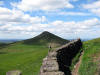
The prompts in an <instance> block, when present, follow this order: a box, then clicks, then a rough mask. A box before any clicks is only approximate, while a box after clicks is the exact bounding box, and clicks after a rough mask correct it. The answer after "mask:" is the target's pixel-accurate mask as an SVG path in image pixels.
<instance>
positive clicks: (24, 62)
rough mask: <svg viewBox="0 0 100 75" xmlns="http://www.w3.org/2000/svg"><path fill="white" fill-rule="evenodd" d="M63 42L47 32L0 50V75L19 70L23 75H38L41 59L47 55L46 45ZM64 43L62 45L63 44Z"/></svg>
mask: <svg viewBox="0 0 100 75" xmlns="http://www.w3.org/2000/svg"><path fill="white" fill-rule="evenodd" d="M65 41H66V42H67V40H64V39H62V38H60V37H58V36H55V35H53V34H52V33H49V32H43V33H42V34H40V35H38V36H36V37H34V38H31V39H28V40H24V41H20V42H14V43H11V44H9V45H8V46H6V47H5V48H2V49H0V75H5V74H6V72H8V71H11V70H20V71H22V74H23V75H38V73H39V70H40V66H41V63H42V60H43V58H44V57H45V56H46V55H47V53H48V47H47V46H45V45H48V43H57V44H64V43H66V42H65ZM63 42H64V43H63Z"/></svg>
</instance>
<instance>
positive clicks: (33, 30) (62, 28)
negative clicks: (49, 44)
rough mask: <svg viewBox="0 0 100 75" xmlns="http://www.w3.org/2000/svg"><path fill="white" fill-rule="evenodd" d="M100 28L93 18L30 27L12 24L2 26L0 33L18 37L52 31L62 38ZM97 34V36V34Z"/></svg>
mask: <svg viewBox="0 0 100 75" xmlns="http://www.w3.org/2000/svg"><path fill="white" fill-rule="evenodd" d="M98 27H100V20H98V19H97V18H93V19H90V20H85V21H81V22H75V21H70V22H64V21H61V20H57V21H54V22H50V23H47V24H41V23H35V24H30V25H24V26H23V25H22V26H21V25H13V24H11V23H9V24H5V25H1V26H0V32H2V33H5V34H8V33H9V34H11V33H16V34H17V35H19V34H22V35H31V36H32V35H36V34H37V33H38V32H42V31H50V32H52V33H56V34H57V35H61V36H65V35H66V36H68V35H70V36H71V35H73V36H74V35H76V34H79V35H81V34H84V35H86V34H88V35H89V33H90V32H94V30H95V28H98ZM98 32H99V31H98ZM95 34H97V33H96V32H95Z"/></svg>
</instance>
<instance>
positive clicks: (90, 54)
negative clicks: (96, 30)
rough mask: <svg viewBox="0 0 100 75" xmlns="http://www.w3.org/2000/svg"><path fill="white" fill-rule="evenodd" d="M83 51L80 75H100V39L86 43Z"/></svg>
mask: <svg viewBox="0 0 100 75" xmlns="http://www.w3.org/2000/svg"><path fill="white" fill-rule="evenodd" d="M83 50H84V55H83V58H82V63H81V65H80V68H79V74H80V75H99V74H100V72H99V69H100V66H99V65H100V63H99V62H100V58H99V57H100V38H98V39H94V40H90V41H86V42H84V45H83Z"/></svg>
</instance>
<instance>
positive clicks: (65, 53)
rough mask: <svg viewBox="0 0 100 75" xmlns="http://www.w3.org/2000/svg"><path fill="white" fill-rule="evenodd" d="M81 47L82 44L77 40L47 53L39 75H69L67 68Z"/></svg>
mask: <svg viewBox="0 0 100 75" xmlns="http://www.w3.org/2000/svg"><path fill="white" fill-rule="evenodd" d="M81 47H82V42H81V40H80V39H77V40H75V41H72V42H70V43H68V44H66V45H63V46H62V47H60V48H57V49H55V50H52V51H50V52H48V55H47V56H46V57H45V58H44V59H43V63H42V66H41V69H40V73H39V75H71V72H70V69H69V66H71V62H72V59H73V58H74V57H75V56H76V54H77V53H78V52H79V51H80V48H81Z"/></svg>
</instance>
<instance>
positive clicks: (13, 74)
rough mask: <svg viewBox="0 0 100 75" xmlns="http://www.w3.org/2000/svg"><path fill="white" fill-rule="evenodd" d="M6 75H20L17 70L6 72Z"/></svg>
mask: <svg viewBox="0 0 100 75" xmlns="http://www.w3.org/2000/svg"><path fill="white" fill-rule="evenodd" d="M6 75H21V71H19V70H13V71H8V72H7V73H6Z"/></svg>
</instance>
